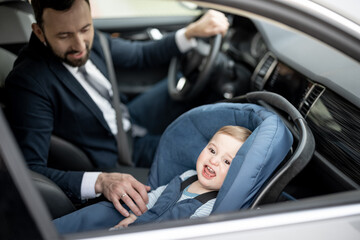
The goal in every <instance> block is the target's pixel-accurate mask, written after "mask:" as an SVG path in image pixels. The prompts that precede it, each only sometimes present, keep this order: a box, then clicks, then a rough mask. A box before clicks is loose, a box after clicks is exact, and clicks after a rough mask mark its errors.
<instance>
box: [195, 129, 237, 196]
mask: <svg viewBox="0 0 360 240" xmlns="http://www.w3.org/2000/svg"><path fill="white" fill-rule="evenodd" d="M242 144H243V142H241V141H239V140H237V139H236V138H234V137H231V136H229V135H226V134H222V133H217V134H215V135H214V137H213V138H212V139H211V140H210V142H209V143H208V145H207V146H206V147H205V148H204V149H203V150H202V152H201V153H200V155H199V157H198V160H197V162H196V171H197V174H198V181H199V182H200V184H201V185H202V187H203V188H205V189H207V190H219V189H220V188H221V186H222V184H223V182H224V180H225V177H226V175H227V173H228V171H229V168H230V164H231V162H232V160H233V159H234V157H235V156H236V153H237V152H238V150H239V149H240V147H241V145H242Z"/></svg>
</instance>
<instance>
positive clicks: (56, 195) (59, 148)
mask: <svg viewBox="0 0 360 240" xmlns="http://www.w3.org/2000/svg"><path fill="white" fill-rule="evenodd" d="M8 4H9V5H5V3H2V2H0V20H2V18H3V17H4V18H6V17H12V16H9V15H8V14H9V12H14V14H15V15H14V16H16V17H19V18H21V19H22V20H21V21H13V23H14V24H15V23H16V24H20V26H19V27H14V26H12V27H13V28H14V29H25V30H24V33H21V34H20V33H19V32H21V31H16V35H17V36H14V38H12V39H10V40H9V39H2V38H4V35H2V37H1V36H0V103H1V106H2V108H6V106H4V104H3V99H1V98H2V97H3V95H4V93H3V88H2V87H3V85H4V81H5V76H6V75H7V73H8V72H9V71H10V70H11V67H12V63H13V62H14V61H15V58H16V54H17V53H18V51H19V49H20V48H21V47H22V46H23V45H24V44H26V41H27V40H28V38H26V36H28V34H29V32H28V31H29V28H28V27H24V26H25V25H27V26H30V25H29V23H28V22H26V21H27V20H31V17H28V14H31V13H32V10H31V8H29V5H28V4H27V3H26V2H23V1H19V2H16V1H14V2H9V3H8ZM9 9H10V10H11V11H9ZM5 12H6V15H4V14H2V13H5ZM3 21H5V20H3ZM252 27H253V26H252ZM30 32H31V30H30ZM19 34H20V37H19ZM14 39H16V40H14ZM19 39H20V40H19ZM233 54H234V55H235V57H236V54H237V53H236V52H234V53H233ZM238 57H239V58H242V57H243V56H238ZM247 64H248V65H251V61H248V62H247ZM251 68H254V66H251ZM275 87H276V86H271V88H270V87H269V89H268V90H270V91H271V90H273V89H274V88H275ZM327 92H330V93H327V94H331V91H327ZM333 94H334V95H336V94H335V93H333ZM339 101H340V100H339ZM265 105H266V104H265ZM270 105H271V104H270ZM266 106H267V107H270V108H273V107H271V106H268V105H266ZM273 109H275V110H274V111H278V112H280V113H283V110H280V111H279V110H278V109H277V110H276V108H273ZM283 116H285V118H287V115H286V114H283ZM311 124H316V123H312V122H310V126H311ZM292 126H293V125H292ZM293 134H294V136H299V133H298V132H296V131H295V132H294V131H293ZM316 134H317V133H315V134H314V135H315V136H317V135H316ZM298 140H299V139H298V138H296V139H295V141H296V144H295V145H294V147H295V148H296V146H297V145H298ZM51 144H52V145H51V148H52V150H51V151H50V155H49V163H50V164H53V165H52V166H53V167H56V168H60V169H61V168H62V167H63V168H64V169H67V170H69V169H71V170H78V169H89V170H92V169H94V166H93V164H92V163H91V161H90V160H89V159H88V158H87V157H86V156H85V155H84V154H83V153H82V151H81V150H80V149H78V148H77V147H76V146H74V145H72V144H71V143H68V142H66V141H64V140H63V139H60V138H58V137H56V136H53V137H52V141H51ZM64 149H66V150H64ZM294 150H295V149H294ZM69 155H71V156H76V157H77V158H78V160H77V161H75V162H76V163H78V165H74V164H73V161H71V162H69V163H64V165H62V166H57V165H56V164H57V163H58V162H59V161H58V160H57V158H60V159H69V158H68V157H66V156H69ZM313 158H314V159H317V161H311V162H310V163H309V166H308V167H306V171H307V173H310V175H311V176H321V175H323V176H324V177H323V178H322V177H319V181H314V179H313V178H310V179H309V178H307V176H306V175H305V174H299V175H297V176H296V177H295V178H294V179H289V181H290V180H292V181H291V184H289V185H287V186H286V188H285V190H286V192H287V193H288V194H290V196H295V198H306V197H312V196H317V195H325V194H329V193H338V192H343V191H346V190H354V189H358V188H359V187H358V185H357V184H355V183H353V182H352V181H351V180H349V181H344V178H347V177H346V176H345V177H344V178H338V179H337V178H336V176H339V175H340V174H341V173H339V174H336V175H334V174H333V172H334V171H335V172H336V171H338V170H337V169H334V168H332V167H329V166H326V167H324V165H326V161H323V156H322V155H321V154H319V153H318V152H316V151H315V153H314V156H313ZM52 159H53V160H52ZM303 167H305V166H303ZM318 169H328V170H325V171H323V172H319V171H318ZM329 169H330V170H329ZM299 170H301V169H299ZM134 171H136V170H134ZM30 174H31V178H32V180H33V181H34V182H35V186H36V187H37V188H38V189H39V190H40V192H41V195H42V197H43V199H44V200H45V203H46V205H47V206H48V209H49V212H50V214H51V217H52V218H56V217H59V216H62V215H64V214H66V213H70V212H72V211H74V209H76V206H74V204H73V203H71V201H70V200H69V199H68V198H67V197H66V196H65V195H64V193H63V192H62V191H61V190H60V189H59V188H58V187H57V186H56V185H54V184H53V183H52V182H51V181H50V180H49V179H47V178H46V177H44V176H41V175H39V174H36V173H33V172H31V173H30ZM334 176H335V177H334ZM146 178H147V176H143V178H142V179H141V181H142V182H146ZM322 179H325V180H323V181H324V182H321V181H322ZM329 181H332V182H331V184H330V182H329ZM273 184H274V183H273ZM327 186H329V188H328V189H327V188H326V187H327ZM330 186H331V187H330ZM268 191H269V189H268ZM312 191H313V192H312ZM285 198H286V197H285ZM290 198H292V197H290ZM334 198H335V199H337V198H336V197H334ZM54 199H57V201H55V200H54ZM59 199H62V200H61V201H60V200H59ZM287 199H289V197H287ZM349 199H350V200H349V202H350V201H354V198H352V197H350V196H349ZM55 202H56V205H55V204H54V203H55ZM334 202H336V201H335V200H334ZM58 203H60V204H61V205H60V206H59V205H58ZM306 204H307V203H306V201H305V202H304V204H303V206H305V205H306ZM329 204H331V203H329Z"/></svg>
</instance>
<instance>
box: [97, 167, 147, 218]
mask: <svg viewBox="0 0 360 240" xmlns="http://www.w3.org/2000/svg"><path fill="white" fill-rule="evenodd" d="M95 191H96V193H102V194H104V196H105V197H106V198H107V199H108V200H109V201H111V202H112V203H113V204H114V207H115V208H116V209H117V210H118V211H119V212H120V213H121V215H123V216H124V217H128V216H129V212H128V211H127V210H126V209H125V208H124V207H123V206H122V205H121V203H120V200H122V201H123V202H124V203H125V204H126V205H127V206H128V207H129V208H130V209H131V211H132V212H133V213H134V214H136V215H137V216H140V215H141V214H143V213H144V212H146V210H147V207H146V203H148V201H149V198H148V194H147V192H148V191H150V186H146V185H144V184H142V183H140V182H139V181H137V180H136V179H135V178H134V177H133V176H131V175H130V174H123V173H101V174H100V175H99V177H98V179H97V180H96V183H95Z"/></svg>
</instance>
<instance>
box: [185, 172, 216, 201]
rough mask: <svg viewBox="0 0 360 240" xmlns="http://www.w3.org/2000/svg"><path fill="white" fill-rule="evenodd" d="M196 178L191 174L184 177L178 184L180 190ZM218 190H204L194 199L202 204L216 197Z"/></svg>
mask: <svg viewBox="0 0 360 240" xmlns="http://www.w3.org/2000/svg"><path fill="white" fill-rule="evenodd" d="M196 180H198V177H197V175H193V176H191V177H189V178H188V179H186V180H185V181H183V182H182V183H181V186H180V191H181V192H182V191H184V189H185V188H186V187H187V186H189V185H190V184H192V183H193V182H195V181H196ZM218 193H219V191H211V192H206V193H203V194H199V195H198V196H196V197H195V198H194V199H196V200H198V201H200V202H201V203H202V204H205V203H207V202H208V201H210V200H211V199H214V198H216V197H217V195H218Z"/></svg>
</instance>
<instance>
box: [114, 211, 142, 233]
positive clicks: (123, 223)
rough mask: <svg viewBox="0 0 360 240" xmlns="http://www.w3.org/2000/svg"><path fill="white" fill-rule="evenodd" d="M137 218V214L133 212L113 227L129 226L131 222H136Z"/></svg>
mask: <svg viewBox="0 0 360 240" xmlns="http://www.w3.org/2000/svg"><path fill="white" fill-rule="evenodd" d="M136 219H137V217H136V215H135V214H133V213H130V216H128V217H127V218H125V219H123V220H121V221H120V222H119V223H118V224H117V225H116V226H114V227H113V228H112V229H118V228H124V227H128V226H129V224H131V223H133V222H135V220H136Z"/></svg>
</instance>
